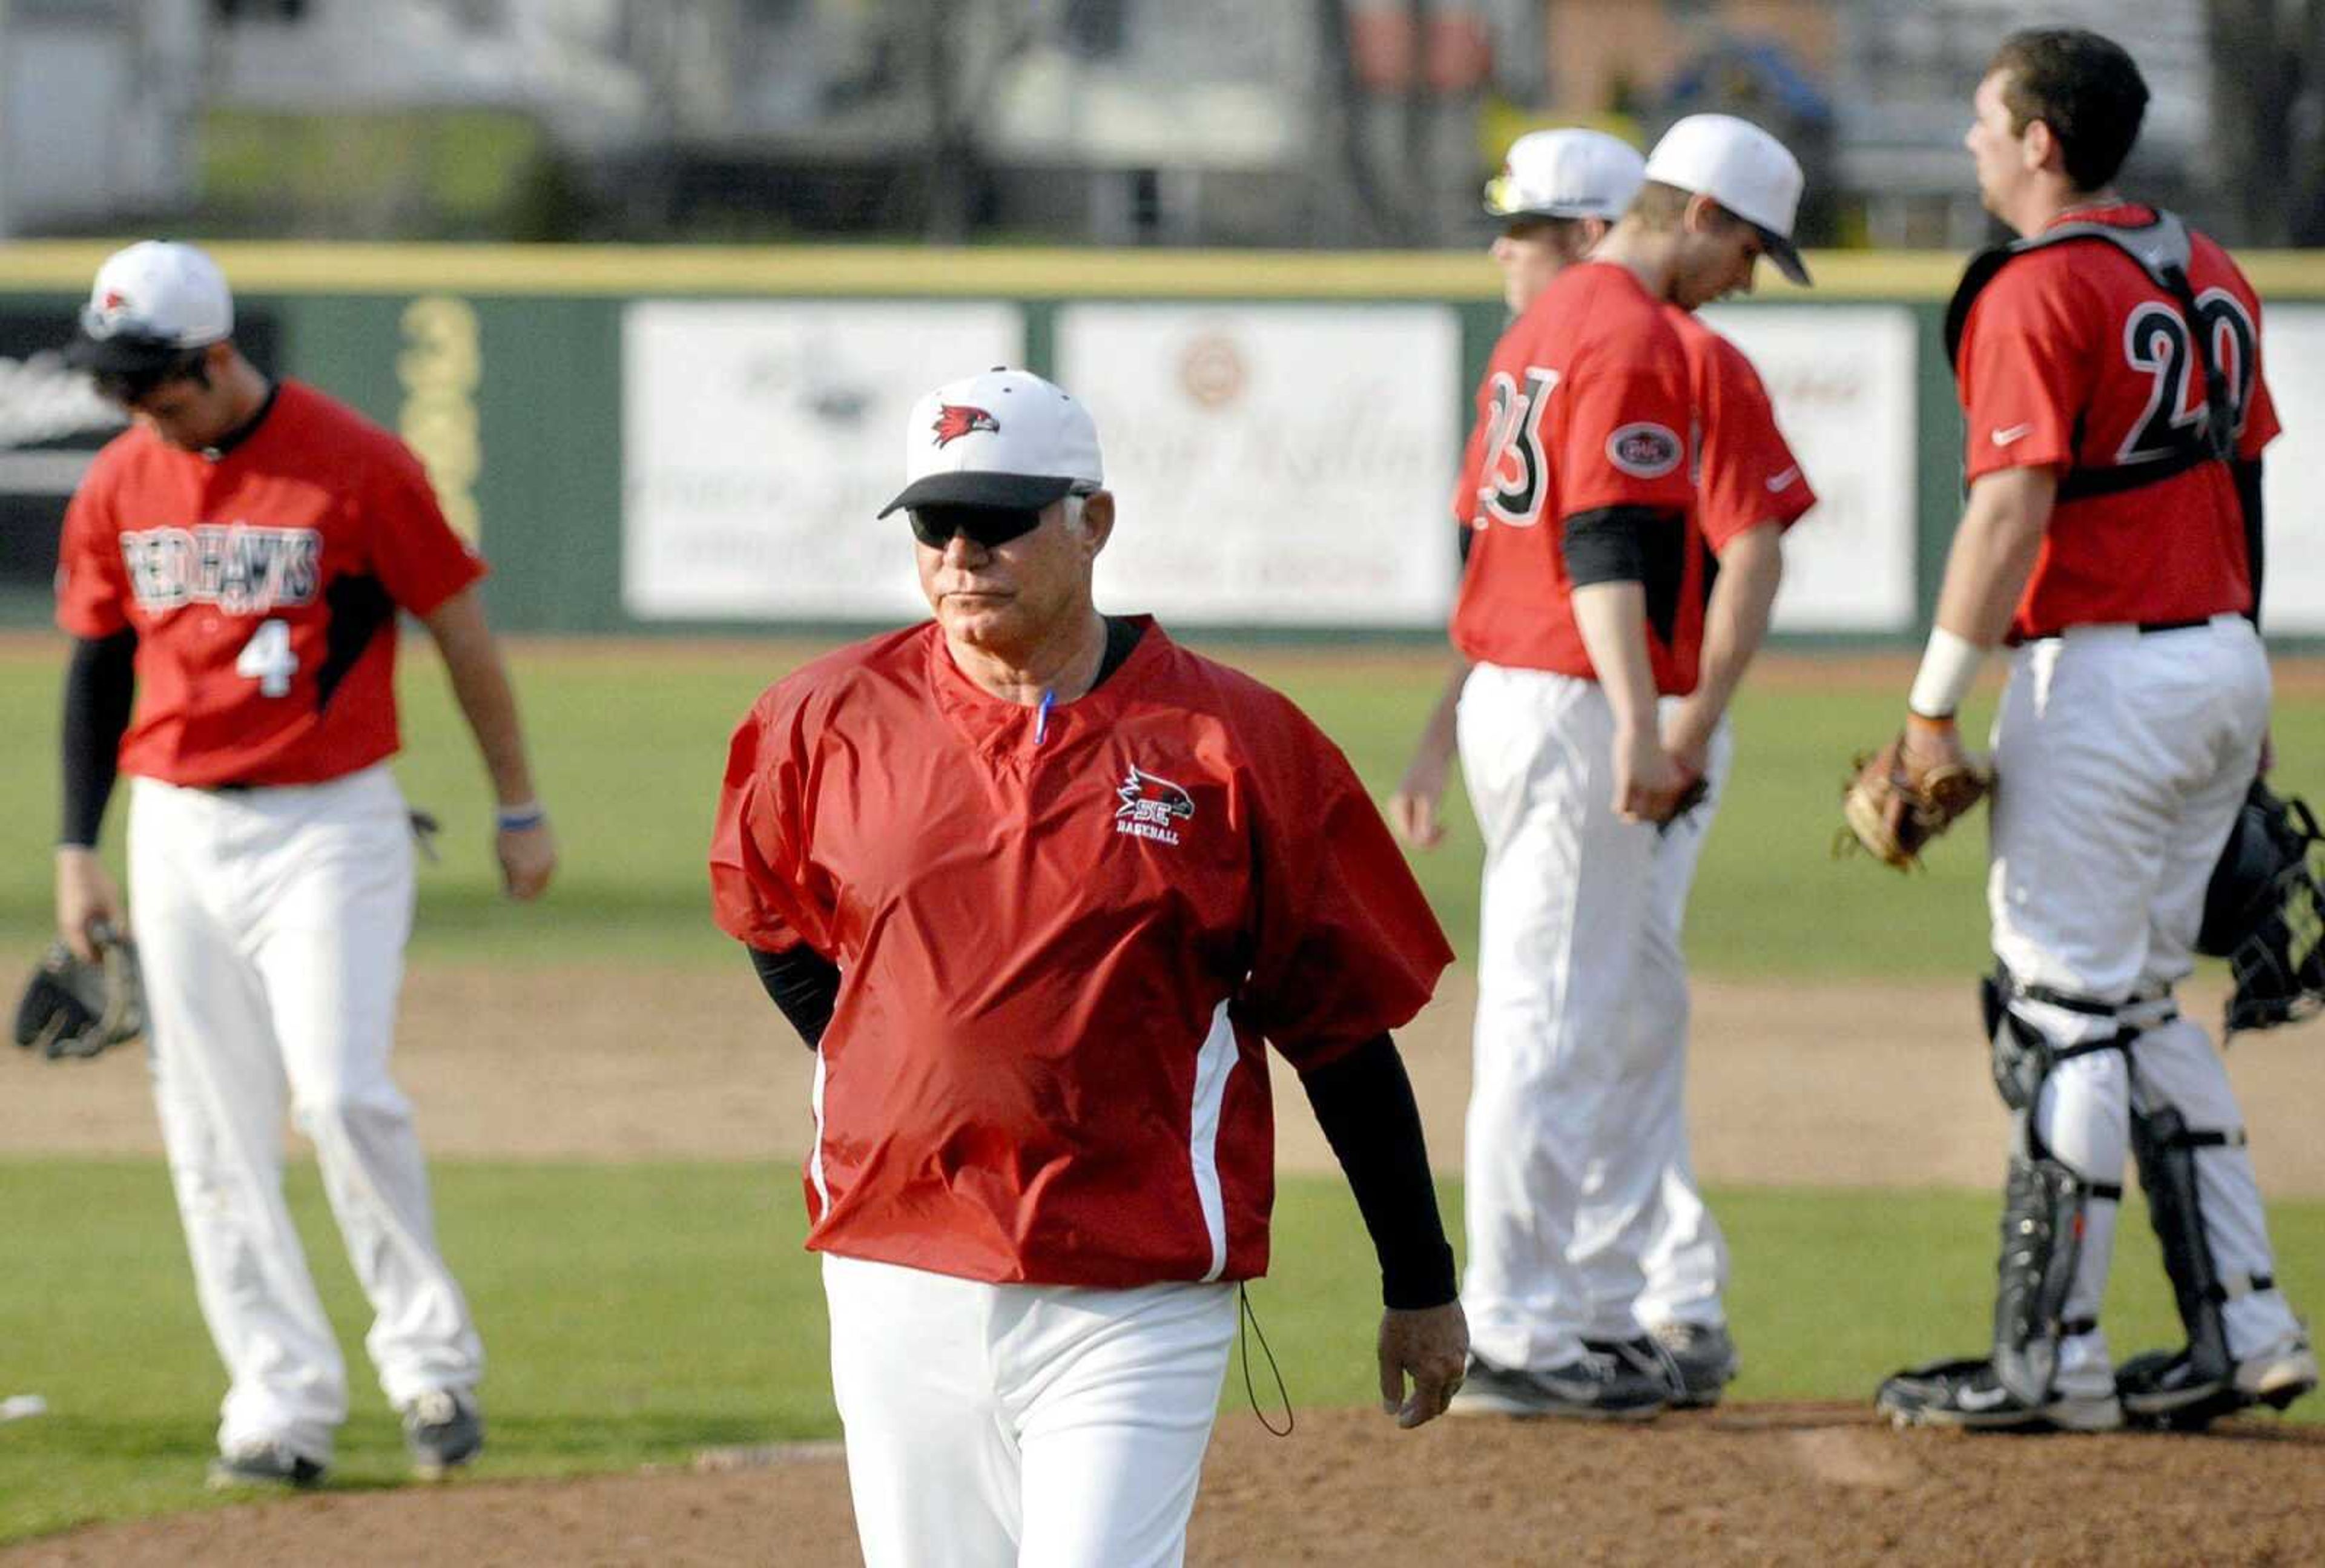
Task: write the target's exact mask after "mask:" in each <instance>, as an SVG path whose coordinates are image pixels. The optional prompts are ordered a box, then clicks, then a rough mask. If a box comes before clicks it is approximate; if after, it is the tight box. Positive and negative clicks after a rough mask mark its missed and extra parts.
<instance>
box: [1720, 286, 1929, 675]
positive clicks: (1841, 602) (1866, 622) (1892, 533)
mask: <svg viewBox="0 0 2325 1568" xmlns="http://www.w3.org/2000/svg"><path fill="white" fill-rule="evenodd" d="M1703 319H1704V320H1706V321H1708V322H1709V323H1710V324H1711V325H1712V326H1713V327H1716V328H1717V329H1718V330H1719V331H1720V332H1721V333H1723V334H1724V335H1725V336H1726V337H1727V338H1728V339H1729V340H1730V341H1732V342H1733V343H1735V345H1736V346H1737V348H1741V349H1743V350H1744V352H1745V353H1746V355H1748V356H1749V357H1751V360H1752V363H1753V364H1754V365H1755V366H1757V367H1758V368H1759V371H1760V378H1761V380H1762V381H1764V382H1765V383H1766V385H1767V388H1768V397H1769V401H1770V402H1771V403H1773V404H1774V405H1775V410H1776V423H1777V426H1778V428H1779V429H1781V430H1782V431H1783V432H1784V440H1785V441H1786V443H1787V444H1788V445H1790V446H1791V447H1792V452H1793V455H1794V456H1796V457H1798V458H1799V459H1801V467H1802V468H1803V469H1806V470H1807V471H1808V476H1809V482H1810V483H1811V485H1813V486H1815V487H1816V493H1817V505H1816V508H1815V510H1813V511H1811V512H1810V513H1809V515H1807V516H1805V517H1803V518H1802V519H1801V520H1800V522H1799V524H1796V525H1795V526H1794V527H1793V528H1792V532H1791V533H1788V534H1787V535H1786V536H1785V539H1784V581H1783V588H1782V589H1780V590H1779V591H1778V593H1777V596H1776V612H1775V621H1774V626H1775V629H1776V630H1777V631H1780V632H1902V631H1907V630H1910V629H1911V628H1912V627H1913V624H1914V612H1915V608H1916V607H1915V604H1914V598H1913V549H1914V536H1915V527H1916V487H1917V473H1918V458H1919V453H1918V451H1917V450H1916V449H1915V445H1914V430H1915V424H1914V390H1915V387H1914V376H1915V366H1914V320H1913V312H1912V311H1909V310H1906V309H1904V308H1903V307H1901V306H1890V305H1877V306H1876V305H1763V306H1752V307H1737V306H1730V307H1727V308H1724V309H1713V310H1709V311H1704V312H1703Z"/></svg>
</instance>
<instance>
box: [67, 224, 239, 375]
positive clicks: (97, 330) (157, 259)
mask: <svg viewBox="0 0 2325 1568" xmlns="http://www.w3.org/2000/svg"><path fill="white" fill-rule="evenodd" d="M232 336H234V294H233V292H231V291H229V290H228V289H227V286H226V274H224V273H221V272H219V271H218V263H216V262H214V261H212V260H210V258H209V257H208V256H207V255H203V254H202V253H201V252H200V251H199V250H197V249H195V248H194V247H193V246H190V245H181V244H180V243H178V242H177V241H174V240H166V239H148V240H141V241H139V242H138V243H137V244H135V245H133V246H130V247H129V248H128V249H126V250H117V251H116V252H114V253H113V254H112V255H109V256H107V258H106V260H105V264H104V265H103V266H101V267H99V268H97V282H96V283H95V284H94V285H93V286H91V288H90V290H89V294H88V304H87V305H84V306H83V307H82V308H81V312H80V325H79V330H78V331H76V332H75V333H74V334H73V340H72V341H71V342H70V343H69V344H68V345H67V346H66V348H65V358H66V360H67V362H68V363H69V364H72V365H75V366H79V367H80V368H81V369H83V370H95V371H99V372H110V373H113V374H116V375H119V374H126V375H135V374H137V373H139V372H141V371H149V370H158V369H160V368H162V366H166V365H167V364H169V363H170V361H171V360H172V359H174V358H176V357H178V356H180V355H182V354H183V353H185V352H186V351H187V350H188V349H190V348H201V347H203V346H204V345H206V344H210V343H218V342H222V341H224V340H225V339H227V338H230V337H232Z"/></svg>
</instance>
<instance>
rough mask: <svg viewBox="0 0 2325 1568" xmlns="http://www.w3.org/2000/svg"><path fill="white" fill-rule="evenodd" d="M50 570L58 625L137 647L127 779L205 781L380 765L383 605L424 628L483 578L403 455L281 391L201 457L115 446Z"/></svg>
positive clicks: (360, 423)
mask: <svg viewBox="0 0 2325 1568" xmlns="http://www.w3.org/2000/svg"><path fill="white" fill-rule="evenodd" d="M59 557H60V569H59V571H58V574H57V580H58V594H57V622H58V624H59V625H60V626H62V627H63V628H64V629H65V630H66V631H68V632H70V633H71V634H73V635H74V636H82V637H103V636H112V635H113V634H115V633H116V632H119V631H122V630H124V629H131V630H134V631H135V632H136V634H137V710H136V713H135V715H134V718H133V719H132V721H131V723H130V726H129V729H128V732H127V734H126V735H125V736H124V737H123V738H122V744H121V767H122V771H124V772H125V773H128V774H135V775H146V776H149V777H153V778H158V779H162V780H163V781H165V782H167V783H170V784H190V785H201V786H208V785H213V784H316V783H320V782H321V781H323V780H325V779H332V778H338V777H340V776H342V775H347V774H350V773H354V772H355V771H357V769H359V768H363V767H367V766H369V765H371V764H373V763H375V762H377V761H379V760H380V759H381V758H383V757H385V756H390V755H392V754H393V753H394V751H395V749H396V747H397V744H398V734H397V728H396V718H395V682H394V661H395V612H396V610H397V609H398V608H402V609H405V610H409V611H411V612H412V614H414V615H426V614H428V613H429V612H430V611H431V610H433V609H435V608H437V607H438V606H439V605H440V604H442V603H443V602H444V601H445V600H446V599H448V598H450V597H451V596H452V595H453V594H455V593H458V592H459V590H460V589H464V588H466V587H468V585H469V584H470V583H472V582H474V581H476V580H477V579H478V578H479V577H481V576H483V575H484V570H485V568H484V563H483V562H482V561H478V560H477V558H476V556H475V555H474V554H473V553H471V552H469V550H468V546H467V545H465V544H464V543H461V541H460V540H459V537H458V536H457V535H455V534H454V533H453V532H452V530H451V528H450V527H449V525H448V524H446V523H445V521H444V515H443V513H442V512H441V511H440V510H439V509H438V507H437V505H436V497H435V493H434V492H433V491H432V490H431V488H430V487H429V483H428V476H427V474H426V472H425V471H424V470H423V469H421V466H420V463H419V460H418V459H415V458H414V457H413V456H412V453H411V452H410V451H409V450H407V449H406V448H405V447H404V446H403V443H402V442H401V441H397V440H396V439H395V438H394V436H392V435H390V434H388V433H387V432H386V431H384V430H381V429H380V428H378V427H377V426H376V425H374V424H372V423H371V422H368V421H366V420H365V419H364V418H363V417H362V416H361V415H359V414H357V413H356V412H355V411H354V410H352V409H350V408H347V407H346V406H345V405H344V404H339V403H337V402H335V401H333V400H332V399H330V398H329V397H326V396H324V395H323V394H321V393H319V392H316V391H314V390H312V389H311V388H309V387H306V386H303V385H300V384H298V383H296V382H285V383H283V385H282V386H281V387H280V388H279V389H278V391H277V393H276V394H275V398H274V402H273V406H272V407H271V408H269V409H268V410H267V411H266V413H265V414H264V417H263V418H262V419H261V421H260V422H259V424H258V426H257V428H256V429H255V430H253V431H251V432H250V433H249V434H248V435H247V436H246V437H245V438H244V439H243V440H242V441H239V442H238V443H236V445H235V446H233V447H231V448H230V449H228V450H226V451H225V452H223V453H221V454H219V455H218V456H217V457H215V458H211V457H206V456H204V455H202V454H200V453H199V452H190V451H186V450H181V449H180V448H177V447H172V446H171V445H169V444H168V443H166V442H164V441H161V440H160V439H158V438H157V437H155V436H154V435H153V434H152V433H151V432H150V431H145V430H144V429H143V428H133V429H131V430H129V431H125V432H124V433H123V434H122V435H120V436H117V437H116V438H115V439H114V440H113V441H112V442H110V443H109V444H108V445H107V447H106V448H105V450H103V451H101V452H99V453H98V454H97V459H96V461H95V462H94V463H93V464H91V465H90V468H89V472H88V478H86V479H85V480H84V481H83V482H82V484H81V487H80V489H79V493H77V494H76V495H75V496H73V499H72V504H71V506H69V508H68V510H67V512H66V516H65V529H64V536H63V539H62V541H61V543H60V547H59Z"/></svg>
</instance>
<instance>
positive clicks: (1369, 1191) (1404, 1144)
mask: <svg viewBox="0 0 2325 1568" xmlns="http://www.w3.org/2000/svg"><path fill="white" fill-rule="evenodd" d="M1300 1086H1301V1088H1302V1089H1304V1090H1307V1091H1308V1103H1309V1104H1310V1105H1311V1106H1312V1107H1314V1108H1315V1111H1316V1123H1317V1125H1318V1126H1319V1127H1322V1128H1323V1129H1324V1137H1325V1139H1326V1141H1327V1142H1329V1143H1330V1145H1331V1146H1332V1153H1333V1155H1335V1156H1337V1157H1338V1160H1339V1162H1340V1168H1341V1169H1342V1170H1343V1171H1345V1172H1347V1173H1348V1186H1349V1188H1350V1190H1351V1191H1353V1192H1355V1193H1356V1196H1357V1211H1358V1212H1359V1213H1361V1214H1362V1215H1363V1216H1364V1217H1365V1229H1366V1230H1367V1231H1369V1232H1370V1233H1371V1235H1372V1239H1373V1250H1374V1251H1375V1252H1376V1253H1377V1254H1378V1255H1379V1257H1380V1270H1381V1303H1382V1304H1383V1305H1385V1306H1389V1307H1394V1308H1396V1309H1398V1310H1400V1311H1406V1312H1410V1311H1413V1310H1417V1309H1419V1308H1422V1307H1434V1306H1443V1305H1444V1304H1446V1303H1447V1302H1450V1301H1451V1300H1452V1299H1453V1298H1454V1296H1455V1294H1458V1292H1457V1288H1456V1286H1455V1284H1454V1279H1453V1248H1452V1246H1451V1244H1450V1243H1449V1242H1448V1241H1447V1240H1446V1239H1445V1224H1444V1221H1443V1220H1441V1219H1440V1218H1439V1216H1438V1212H1437V1185H1436V1183H1435V1182H1434V1181H1433V1180H1432V1179H1431V1176H1430V1174H1429V1146H1428V1143H1427V1141H1426V1140H1425V1139H1424V1138H1423V1137H1422V1130H1421V1108H1420V1107H1419V1106H1418V1105H1416V1104H1414V1103H1413V1081H1412V1080H1411V1079H1409V1078H1407V1077H1406V1076H1405V1072H1404V1059H1403V1057H1401V1056H1399V1055H1398V1054H1397V1050H1396V1042H1395V1041H1394V1040H1392V1039H1390V1038H1389V1036H1388V1035H1386V1034H1380V1035H1375V1036H1373V1038H1371V1039H1370V1040H1367V1041H1366V1042H1365V1043H1364V1044H1362V1045H1359V1046H1357V1048H1356V1049H1355V1050H1354V1051H1351V1052H1349V1053H1348V1054H1347V1055H1345V1056H1342V1057H1339V1058H1338V1059H1336V1060H1334V1061H1331V1062H1326V1063H1325V1064H1324V1065H1323V1066H1321V1067H1319V1068H1316V1069H1315V1070H1313V1071H1312V1072H1303V1073H1301V1075H1300Z"/></svg>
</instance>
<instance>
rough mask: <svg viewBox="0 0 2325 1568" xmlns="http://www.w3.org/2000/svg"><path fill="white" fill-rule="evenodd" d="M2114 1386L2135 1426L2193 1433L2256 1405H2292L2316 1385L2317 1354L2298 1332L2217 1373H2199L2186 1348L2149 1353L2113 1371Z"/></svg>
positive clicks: (2134, 1358)
mask: <svg viewBox="0 0 2325 1568" xmlns="http://www.w3.org/2000/svg"><path fill="white" fill-rule="evenodd" d="M2115 1387H2116V1393H2117V1395H2118V1396H2120V1397H2121V1398H2122V1400H2123V1413H2124V1415H2126V1417H2127V1418H2128V1419H2130V1420H2131V1421H2132V1422H2133V1423H2134V1424H2137V1425H2141V1426H2161V1427H2168V1428H2171V1429H2172V1430H2175V1431H2194V1430H2199V1429H2201V1428H2203V1427H2206V1426H2209V1425H2210V1424H2212V1423H2213V1422H2215V1421H2217V1420H2218V1419H2219V1418H2220V1417H2221V1416H2223V1415H2235V1414H2236V1413H2237V1411H2239V1410H2248V1409H2250V1408H2252V1407H2253V1406H2256V1405H2265V1406H2269V1407H2270V1408H2271V1409H2274V1410H2282V1409H2283V1408H2284V1407H2285V1406H2288V1405H2291V1404H2292V1403H2293V1401H2294V1400H2295V1399H2298V1398H2300V1397H2301V1396H2302V1395H2303V1394H2306V1393H2308V1392H2310V1391H2311V1389H2313V1388H2315V1387H2317V1352H2316V1350H2314V1349H2312V1348H2311V1345H2310V1342H2309V1336H2308V1334H2306V1333H2305V1332H2304V1333H2297V1334H2294V1335H2293V1336H2292V1337H2290V1338H2288V1339H2285V1340H2283V1341H2280V1342H2278V1343H2277V1344H2274V1345H2272V1346H2270V1347H2269V1348H2268V1349H2267V1350H2263V1351H2261V1352H2260V1353H2259V1354H2257V1355H2253V1356H2246V1358H2245V1359H2243V1360H2241V1361H2238V1362H2237V1364H2236V1367H2235V1368H2234V1369H2232V1370H2230V1371H2228V1372H2227V1373H2225V1374H2220V1373H2212V1372H2208V1371H2205V1370H2203V1369H2199V1368H2198V1367H2197V1366H2196V1364H2195V1361H2194V1359H2193V1358H2192V1357H2191V1354H2190V1352H2189V1351H2187V1350H2150V1351H2149V1352H2147V1354H2145V1355H2144V1356H2134V1357H2133V1358H2132V1359H2130V1360H2128V1361H2126V1362H2125V1363H2124V1364H2123V1365H2122V1366H2120V1367H2118V1368H2117V1369H2116V1374H2115Z"/></svg>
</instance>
